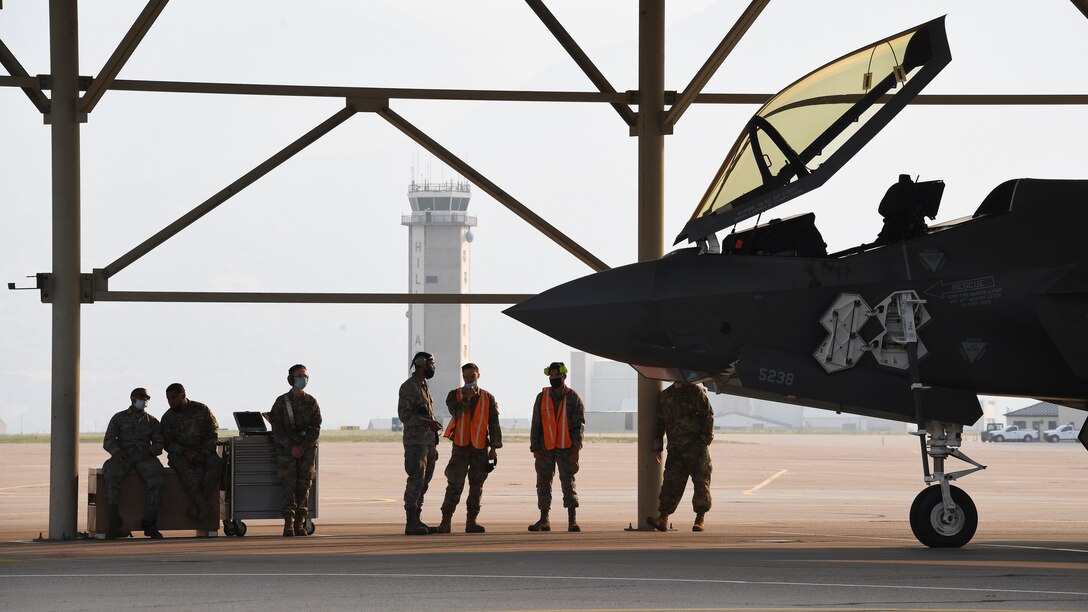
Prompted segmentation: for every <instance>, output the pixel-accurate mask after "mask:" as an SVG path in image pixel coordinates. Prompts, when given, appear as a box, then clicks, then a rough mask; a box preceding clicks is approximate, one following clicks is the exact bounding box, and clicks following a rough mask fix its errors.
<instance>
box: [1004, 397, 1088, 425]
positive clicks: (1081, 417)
mask: <svg viewBox="0 0 1088 612" xmlns="http://www.w3.org/2000/svg"><path fill="white" fill-rule="evenodd" d="M1086 416H1088V415H1086V414H1085V413H1084V412H1083V411H1081V410H1074V409H1073V408H1067V407H1065V406H1059V405H1058V404H1052V403H1050V402H1039V403H1037V404H1032V405H1030V406H1025V407H1023V408H1020V409H1018V410H1010V411H1009V412H1006V413H1005V424H1006V425H1017V426H1019V427H1020V428H1021V429H1034V430H1036V431H1046V430H1048V429H1054V428H1056V427H1059V426H1061V425H1069V424H1072V425H1073V426H1074V427H1075V428H1076V429H1081V428H1082V427H1084V421H1085V417H1086Z"/></svg>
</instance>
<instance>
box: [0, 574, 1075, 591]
mask: <svg viewBox="0 0 1088 612" xmlns="http://www.w3.org/2000/svg"><path fill="white" fill-rule="evenodd" d="M12 578H50V579H53V578H226V579H232V578H408V579H417V578H451V579H457V580H462V579H476V580H479V579H488V580H570V581H579V582H635V583H637V582H648V583H659V582H668V583H673V584H675V583H685V584H732V585H740V586H786V587H817V588H845V589H883V590H903V591H941V592H967V593H1009V594H1020V595H1079V596H1088V591H1046V590H1040V589H984V588H979V587H942V586H920V585H895V584H850V583H839V582H789V581H784V580H724V579H718V578H636V577H624V576H547V575H521V576H518V575H512V574H490V575H487V574H406V573H384V574H383V573H348V572H343V573H341V572H267V573H258V572H238V573H215V574H212V573H177V572H171V573H152V572H148V573H135V572H124V573H115V574H106V573H102V574H0V580H4V579H12Z"/></svg>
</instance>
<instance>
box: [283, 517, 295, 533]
mask: <svg viewBox="0 0 1088 612" xmlns="http://www.w3.org/2000/svg"><path fill="white" fill-rule="evenodd" d="M294 535H295V513H294V511H293V510H287V511H285V512H284V513H283V537H285V538H290V537H294Z"/></svg>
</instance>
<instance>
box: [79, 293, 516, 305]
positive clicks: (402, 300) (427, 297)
mask: <svg viewBox="0 0 1088 612" xmlns="http://www.w3.org/2000/svg"><path fill="white" fill-rule="evenodd" d="M531 297H533V294H531V293H239V292H218V291H95V293H94V301H96V302H212V303H238V304H517V303H518V302H524V301H525V300H527V299H529V298H531Z"/></svg>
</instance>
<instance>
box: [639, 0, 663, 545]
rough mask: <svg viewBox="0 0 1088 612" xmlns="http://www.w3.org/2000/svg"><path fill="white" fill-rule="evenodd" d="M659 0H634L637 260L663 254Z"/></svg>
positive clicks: (647, 431) (649, 466) (643, 456)
mask: <svg viewBox="0 0 1088 612" xmlns="http://www.w3.org/2000/svg"><path fill="white" fill-rule="evenodd" d="M664 119H665V0H639V15H638V126H637V128H638V132H637V133H638V260H639V261H650V260H653V259H658V258H659V257H661V256H662V255H664V248H665V238H664V235H665V234H664V219H665V126H664ZM660 394H661V383H660V382H659V381H656V380H650V379H649V378H645V377H643V376H639V377H638V462H637V465H638V516H636V517H635V523H634V524H635V525H637V528H638V529H648V527H647V525H646V517H648V516H655V515H656V514H657V497H658V495H659V494H660V493H661V474H662V469H661V468H662V466H661V464H659V463H657V462H656V461H654V459H653V450H654V449H653V444H654V429H655V428H656V426H657V403H658V397H659V396H660Z"/></svg>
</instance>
